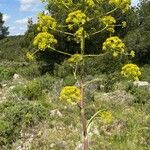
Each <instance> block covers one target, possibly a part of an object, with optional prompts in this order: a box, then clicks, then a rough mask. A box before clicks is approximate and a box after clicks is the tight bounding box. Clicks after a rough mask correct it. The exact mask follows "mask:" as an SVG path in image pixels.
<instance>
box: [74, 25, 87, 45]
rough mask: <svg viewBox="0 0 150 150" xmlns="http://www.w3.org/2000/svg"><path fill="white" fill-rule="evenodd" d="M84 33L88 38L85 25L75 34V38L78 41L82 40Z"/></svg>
mask: <svg viewBox="0 0 150 150" xmlns="http://www.w3.org/2000/svg"><path fill="white" fill-rule="evenodd" d="M83 33H84V38H87V36H88V34H87V32H86V31H85V30H84V28H83V27H80V28H79V29H78V30H77V31H76V32H75V34H74V36H75V40H76V42H77V43H79V42H80V41H81V38H82V36H83Z"/></svg>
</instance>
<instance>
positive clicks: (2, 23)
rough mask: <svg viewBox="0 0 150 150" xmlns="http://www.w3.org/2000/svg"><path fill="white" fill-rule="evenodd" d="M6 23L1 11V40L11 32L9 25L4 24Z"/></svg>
mask: <svg viewBox="0 0 150 150" xmlns="http://www.w3.org/2000/svg"><path fill="white" fill-rule="evenodd" d="M4 23H5V21H4V20H3V14H2V13H1V12H0V40H1V39H3V38H4V37H6V36H7V35H8V34H9V32H8V27H6V26H4Z"/></svg>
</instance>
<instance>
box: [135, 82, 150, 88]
mask: <svg viewBox="0 0 150 150" xmlns="http://www.w3.org/2000/svg"><path fill="white" fill-rule="evenodd" d="M133 85H134V86H138V87H148V86H150V84H149V83H148V82H147V81H134V82H133Z"/></svg>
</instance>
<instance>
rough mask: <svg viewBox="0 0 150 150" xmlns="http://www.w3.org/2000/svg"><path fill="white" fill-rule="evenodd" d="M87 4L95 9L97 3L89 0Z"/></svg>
mask: <svg viewBox="0 0 150 150" xmlns="http://www.w3.org/2000/svg"><path fill="white" fill-rule="evenodd" d="M86 2H87V4H88V6H91V7H93V6H94V5H95V3H94V1H93V0H87V1H86Z"/></svg>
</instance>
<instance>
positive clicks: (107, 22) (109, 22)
mask: <svg viewBox="0 0 150 150" xmlns="http://www.w3.org/2000/svg"><path fill="white" fill-rule="evenodd" d="M100 22H102V23H103V24H104V25H105V26H107V27H108V28H107V30H108V31H110V32H115V30H114V24H116V19H115V18H114V17H112V16H111V15H109V16H104V17H102V18H101V19H100Z"/></svg>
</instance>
